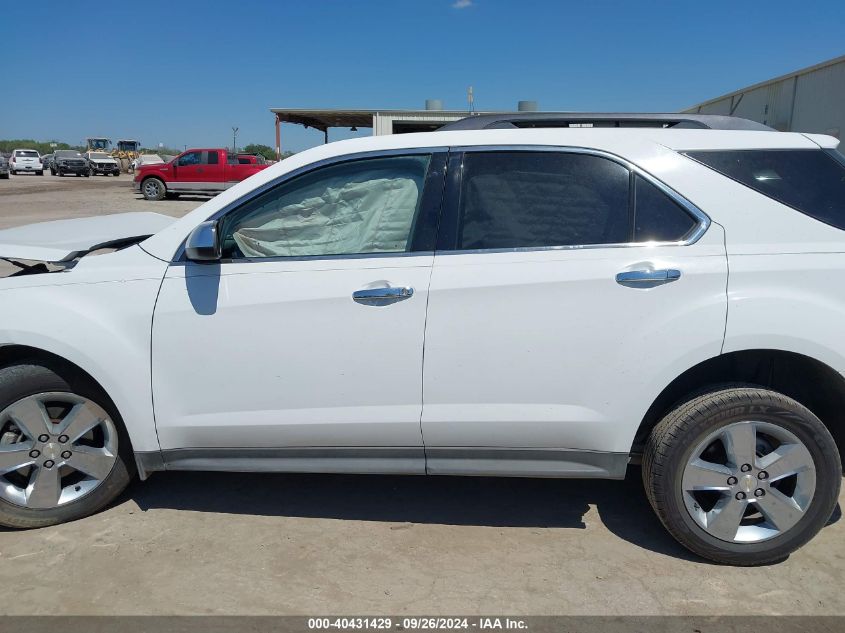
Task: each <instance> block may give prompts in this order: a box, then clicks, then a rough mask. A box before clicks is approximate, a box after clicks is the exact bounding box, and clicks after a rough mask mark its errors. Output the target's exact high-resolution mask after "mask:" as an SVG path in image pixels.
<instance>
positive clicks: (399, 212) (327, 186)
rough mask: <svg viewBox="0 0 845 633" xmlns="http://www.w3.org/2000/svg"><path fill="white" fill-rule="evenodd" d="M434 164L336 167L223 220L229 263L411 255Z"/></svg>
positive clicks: (414, 160) (379, 162)
mask: <svg viewBox="0 0 845 633" xmlns="http://www.w3.org/2000/svg"><path fill="white" fill-rule="evenodd" d="M430 159H431V157H430V156H429V155H423V156H395V157H390V158H374V159H369V160H360V161H354V162H349V163H343V164H340V165H331V166H328V167H323V168H321V169H317V170H315V171H313V172H310V173H308V174H304V175H303V176H300V177H298V178H295V179H293V180H291V181H288V182H285V183H282V184H281V185H279V186H278V187H275V188H273V189H271V190H270V191H268V192H266V193H264V194H262V195H260V196H258V197H257V198H255V199H254V200H251V201H250V202H248V203H246V204H245V205H244V206H243V207H241V208H239V209H237V210H236V211H234V212H233V213H231V214H229V215H228V216H226V218H225V219H224V222H223V227H222V235H223V244H224V254H225V256H226V257H235V258H237V257H250V258H253V257H302V256H319V255H348V254H358V253H394V252H404V251H407V250H410V243H411V234H412V232H413V228H414V220H415V219H416V216H417V213H418V210H419V207H420V201H421V199H422V192H423V185H424V181H425V176H426V170H427V169H428V164H429V161H430Z"/></svg>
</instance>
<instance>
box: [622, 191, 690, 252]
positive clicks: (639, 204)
mask: <svg viewBox="0 0 845 633" xmlns="http://www.w3.org/2000/svg"><path fill="white" fill-rule="evenodd" d="M634 182H635V188H634V195H635V200H636V203H635V209H636V211H635V214H634V241H635V242H679V241H681V240H683V239H684V238H685V237H686V236H687V235H689V233H690V232H691V231H692V230H693V229H694V228H695V227H696V225H697V224H698V222H697V221H696V220H695V219H694V218H693V217H692V216H691V215H690V214H689V213H687V212H686V211H684V210H683V209H682V208H681V206H680V205H678V204H677V203H676V202H675V201H674V200H672V199H671V198H670V197H669V196H667V195H666V194H665V193H663V192H662V191H660V189H658V188H657V187H656V186H655V185H653V184H652V183H650V182H649V181H648V180H646V179H645V178H643V177H642V176H639V175H638V176H636V177H635V180H634Z"/></svg>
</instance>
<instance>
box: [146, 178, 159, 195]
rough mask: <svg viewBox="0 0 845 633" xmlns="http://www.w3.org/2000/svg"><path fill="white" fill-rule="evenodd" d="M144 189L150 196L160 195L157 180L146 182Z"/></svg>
mask: <svg viewBox="0 0 845 633" xmlns="http://www.w3.org/2000/svg"><path fill="white" fill-rule="evenodd" d="M144 191H145V193H146V194H147V195H148V196H150V197H155V196H157V195H158V183H157V182H156V181H155V180H148V181H147V182H146V183H144Z"/></svg>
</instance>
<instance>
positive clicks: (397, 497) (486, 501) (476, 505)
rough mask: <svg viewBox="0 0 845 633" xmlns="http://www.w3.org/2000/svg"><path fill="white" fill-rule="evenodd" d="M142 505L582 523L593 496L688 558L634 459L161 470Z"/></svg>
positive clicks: (636, 531)
mask: <svg viewBox="0 0 845 633" xmlns="http://www.w3.org/2000/svg"><path fill="white" fill-rule="evenodd" d="M126 497H128V498H131V499H133V500H134V501H135V502H136V503H137V504H138V505H139V506H140V507H141V509H143V510H149V509H153V508H169V509H177V510H192V511H196V512H218V513H226V514H252V515H263V516H281V517H309V518H325V519H350V520H357V521H389V522H399V523H422V524H440V525H468V526H469V525H473V526H491V527H525V528H565V529H584V528H585V525H584V519H583V517H584V514H585V513H586V512H587V510H588V509H589V506H591V505H594V506H596V509H597V510H598V513H599V516H600V517H601V521H602V523H603V524H604V525H605V526H606V527H607V529H609V530H610V531H611V532H613V533H614V534H615V535H617V536H618V537H619V538H622V539H624V540H626V541H629V542H631V543H633V544H635V545H638V546H640V547H643V548H645V549H648V550H651V551H654V552H658V553H661V554H666V555H669V556H673V557H676V558H681V559H685V560H695V561H699V560H700V559H698V558H696V557H694V556H693V555H691V554H690V553H689V552H687V551H686V550H685V549H684V548H682V547H681V546H680V545H678V544H677V543H676V542H675V541H674V540H673V539H672V537H671V536H669V534H668V533H667V532H666V531H665V529H664V528H663V526H662V525H661V524H660V521H659V520H658V519H657V517H656V516H655V515H654V513H653V512H652V510H651V506H650V505H649V503H648V500H647V499H646V497H645V493H644V491H643V488H642V484H641V483H640V480H639V469H632V472H631V473H629V476H628V478H627V480H625V481H600V480H572V479H569V480H566V479H508V478H483V477H413V476H378V475H290V474H251V473H194V472H171V473H157V474H155V475H153V476H152V477H151V478H150V479H149V480H147V481H145V482H143V483H139V484H136V485H133V486H132V487H131V488H130V490H129V491H128V492H127V493H126Z"/></svg>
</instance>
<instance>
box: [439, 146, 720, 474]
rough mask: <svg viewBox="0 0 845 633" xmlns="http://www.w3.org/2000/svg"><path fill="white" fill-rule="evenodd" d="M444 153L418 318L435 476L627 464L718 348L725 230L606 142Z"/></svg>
mask: <svg viewBox="0 0 845 633" xmlns="http://www.w3.org/2000/svg"><path fill="white" fill-rule="evenodd" d="M453 161H454V162H455V165H454V168H450V174H462V178H460V179H459V178H455V179H454V182H453V179H452V178H451V177H450V186H449V190H448V191H447V198H446V202H445V207H444V217H443V221H442V225H441V240H442V241H441V244H440V245H439V246H438V251H437V255H436V257H435V262H434V269H433V273H432V281H431V288H430V296H429V312H428V320H427V329H426V343H425V371H424V389H423V399H424V409H423V420H422V428H423V439H424V441H425V445H426V454H427V456H428V467H429V471H430V472H433V473H485V472H496V473H498V474H503V473H504V472H511V473H512V474H533V475H565V474H573V475H578V476H621V475H624V468H625V464H626V462H627V457H628V452H629V450H630V448H631V442H632V439H633V436H634V433H635V431H636V429H637V426H638V425H639V423H640V421H641V420H642V417H643V415H644V414H645V411H646V410H647V408H648V407H649V406H650V404H651V403H652V402H653V401H654V399H655V398H656V397H657V395H658V393H659V391H660V390H661V389H662V388H663V387H664V386H665V385H667V384H668V383H669V382H670V381H671V380H672V378H674V376H677V375H678V374H679V373H681V371H683V370H684V369H686V368H687V367H689V366H691V365H692V364H694V361H692V360H691V359H692V358H695V357H703V358H706V357H708V356H716V355H718V354H719V351H720V348H721V344H722V337H723V333H724V327H725V318H726V301H727V299H726V293H725V288H726V281H727V267H726V255H725V248H724V239H723V238H724V236H723V232H722V229H721V227H719V226H717V225H712V226H709V228H708V226H707V225H708V221H707V218H706V217H703V216H701V215H700V212H699V213H697V212H696V211H697V210H695V209H694V208H693V207H691V205H688V203H687V204H686V205H685V204H684V201H682V200H678V198H677V196H676V194H673V193H672V192H671V191H668V190H667V188H666V187H665V186H664V185H662V184H661V183H659V182H656V181H655V180H654V179H652V178H650V177H648V176H647V175H644V174H643V175H640V174H638V173H636V171H633V172H632V170H631V169H629V168H628V167H627V166H626V165H625V164H622V163H621V162H617V161H616V160H612V159H610V158H609V157H606V156H603V155H597V154H590V153H585V152H584V151H573V152H565V151H559V152H549V151H536V152H531V151H522V152H515V151H507V152H492V151H490V152H483V151H480V152H468V153H466V154H465V155H464V156H463V158H461V157H460V156H453ZM461 161H462V164H461ZM705 229H706V230H705ZM702 233H703V235H702ZM441 248H442V250H441ZM687 363H689V364H687ZM673 372H674V373H673Z"/></svg>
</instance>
